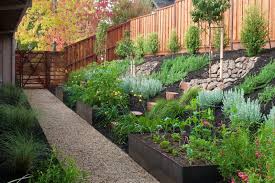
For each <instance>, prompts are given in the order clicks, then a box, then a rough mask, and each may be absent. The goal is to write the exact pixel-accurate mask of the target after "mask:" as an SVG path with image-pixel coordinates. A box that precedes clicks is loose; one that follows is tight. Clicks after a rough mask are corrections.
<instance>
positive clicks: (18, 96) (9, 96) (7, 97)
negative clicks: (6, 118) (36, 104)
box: [0, 85, 27, 105]
mask: <svg viewBox="0 0 275 183" xmlns="http://www.w3.org/2000/svg"><path fill="white" fill-rule="evenodd" d="M1 104H2V105H5V104H6V105H26V104H27V97H26V96H25V95H24V93H23V91H22V89H21V88H17V87H15V86H12V85H4V86H2V87H0V105H1Z"/></svg>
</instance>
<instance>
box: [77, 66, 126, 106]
mask: <svg viewBox="0 0 275 183" xmlns="http://www.w3.org/2000/svg"><path fill="white" fill-rule="evenodd" d="M90 76H91V77H92V79H90V80H88V81H87V86H86V89H85V92H84V94H83V95H82V100H83V101H84V102H85V103H87V104H89V105H91V106H94V105H96V106H99V107H100V106H101V105H102V104H108V105H109V106H111V105H117V106H123V107H125V106H126V105H127V101H128V98H127V95H126V94H125V93H124V92H123V91H122V89H121V88H120V87H119V86H120V83H121V81H120V80H119V78H117V74H116V73H115V72H112V71H110V70H106V69H104V67H102V69H97V71H96V72H93V73H92V74H91V75H90Z"/></svg>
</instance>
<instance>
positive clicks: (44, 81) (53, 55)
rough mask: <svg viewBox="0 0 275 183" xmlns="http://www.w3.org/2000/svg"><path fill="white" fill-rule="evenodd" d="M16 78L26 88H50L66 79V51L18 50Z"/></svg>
mask: <svg viewBox="0 0 275 183" xmlns="http://www.w3.org/2000/svg"><path fill="white" fill-rule="evenodd" d="M15 68H16V80H17V82H18V85H19V86H21V87H24V88H50V87H53V86H57V85H60V84H63V83H64V81H65V79H66V74H67V71H66V62H65V60H64V52H49V51H35V52H27V51H17V52H16V67H15Z"/></svg>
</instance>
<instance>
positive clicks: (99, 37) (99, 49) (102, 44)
mask: <svg viewBox="0 0 275 183" xmlns="http://www.w3.org/2000/svg"><path fill="white" fill-rule="evenodd" d="M108 28H109V24H108V23H107V22H105V21H102V22H100V23H99V24H98V26H97V29H96V42H95V53H96V55H97V56H99V57H100V59H101V61H102V60H104V61H105V60H106V58H105V56H106V39H107V30H108Z"/></svg>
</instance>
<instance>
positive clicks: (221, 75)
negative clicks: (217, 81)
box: [220, 20, 224, 79]
mask: <svg viewBox="0 0 275 183" xmlns="http://www.w3.org/2000/svg"><path fill="white" fill-rule="evenodd" d="M220 32H221V40H220V78H221V79H223V47H224V43H223V42H224V22H223V20H222V21H221V31H220Z"/></svg>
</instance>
